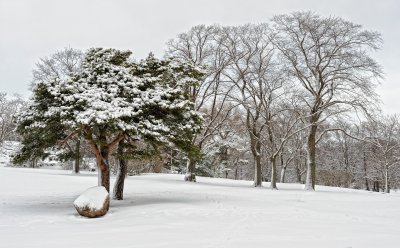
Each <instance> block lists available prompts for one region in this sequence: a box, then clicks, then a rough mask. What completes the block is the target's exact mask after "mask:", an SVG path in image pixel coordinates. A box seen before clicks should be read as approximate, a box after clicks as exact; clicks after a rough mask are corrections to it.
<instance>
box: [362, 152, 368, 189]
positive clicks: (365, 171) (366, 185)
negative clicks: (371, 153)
mask: <svg viewBox="0 0 400 248" xmlns="http://www.w3.org/2000/svg"><path fill="white" fill-rule="evenodd" d="M363 161H364V163H363V164H364V178H365V189H366V190H368V191H369V185H368V178H367V156H366V154H365V151H364V152H363Z"/></svg>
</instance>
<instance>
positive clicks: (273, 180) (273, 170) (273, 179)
mask: <svg viewBox="0 0 400 248" xmlns="http://www.w3.org/2000/svg"><path fill="white" fill-rule="evenodd" d="M270 161H271V185H270V188H271V189H278V187H276V156H272V157H270Z"/></svg>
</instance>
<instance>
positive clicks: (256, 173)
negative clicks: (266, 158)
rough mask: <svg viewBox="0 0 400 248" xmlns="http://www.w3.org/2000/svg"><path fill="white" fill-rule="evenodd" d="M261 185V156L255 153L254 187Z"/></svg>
mask: <svg viewBox="0 0 400 248" xmlns="http://www.w3.org/2000/svg"><path fill="white" fill-rule="evenodd" d="M261 186H262V178H261V156H260V155H259V154H257V155H256V156H255V159H254V187H261Z"/></svg>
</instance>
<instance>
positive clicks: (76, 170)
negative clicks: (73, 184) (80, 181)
mask: <svg viewBox="0 0 400 248" xmlns="http://www.w3.org/2000/svg"><path fill="white" fill-rule="evenodd" d="M80 148H81V141H80V140H77V141H76V144H75V161H74V166H73V167H74V168H73V173H75V174H79V167H80V161H81V150H80Z"/></svg>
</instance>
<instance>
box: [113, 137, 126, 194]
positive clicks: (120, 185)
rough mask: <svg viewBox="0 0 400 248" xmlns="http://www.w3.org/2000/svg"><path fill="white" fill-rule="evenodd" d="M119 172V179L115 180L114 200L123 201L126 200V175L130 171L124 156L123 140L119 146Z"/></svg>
mask: <svg viewBox="0 0 400 248" xmlns="http://www.w3.org/2000/svg"><path fill="white" fill-rule="evenodd" d="M117 152H118V162H119V164H118V172H117V178H116V180H115V184H114V194H113V199H115V200H123V199H124V183H125V177H126V173H127V171H128V163H127V161H126V159H125V158H123V155H124V141H123V140H121V141H120V142H119V144H118V150H117Z"/></svg>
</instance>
